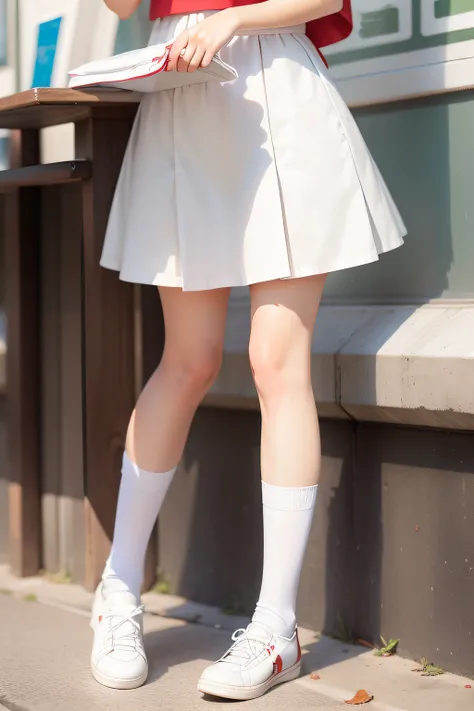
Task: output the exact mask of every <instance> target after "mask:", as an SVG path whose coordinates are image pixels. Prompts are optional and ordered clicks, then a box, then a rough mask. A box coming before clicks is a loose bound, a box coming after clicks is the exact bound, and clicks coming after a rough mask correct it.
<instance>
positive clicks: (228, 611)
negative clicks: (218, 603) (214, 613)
mask: <svg viewBox="0 0 474 711" xmlns="http://www.w3.org/2000/svg"><path fill="white" fill-rule="evenodd" d="M221 612H222V614H223V615H229V616H239V615H245V607H244V606H243V605H242V604H241V603H240V602H237V601H236V600H234V601H233V602H231V603H230V605H224V607H221Z"/></svg>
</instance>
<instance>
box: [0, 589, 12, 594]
mask: <svg viewBox="0 0 474 711" xmlns="http://www.w3.org/2000/svg"><path fill="white" fill-rule="evenodd" d="M11 594H12V591H11V590H8V589H7V588H0V595H11Z"/></svg>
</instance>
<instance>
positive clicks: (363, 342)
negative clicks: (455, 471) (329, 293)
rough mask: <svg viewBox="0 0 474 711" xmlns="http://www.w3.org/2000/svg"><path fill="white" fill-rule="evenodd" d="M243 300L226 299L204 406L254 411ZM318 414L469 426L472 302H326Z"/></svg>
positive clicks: (317, 346)
mask: <svg viewBox="0 0 474 711" xmlns="http://www.w3.org/2000/svg"><path fill="white" fill-rule="evenodd" d="M248 312H249V307H248V302H247V301H246V300H244V299H239V300H236V301H234V302H233V303H231V306H230V308H229V319H228V324H227V332H226V340H225V354H224V363H223V367H222V371H221V373H220V375H219V377H218V379H217V381H216V382H215V384H214V386H213V387H212V390H211V392H210V393H209V395H208V397H207V398H206V401H205V404H207V405H212V406H218V407H219V406H221V407H232V408H235V407H241V408H245V409H256V408H257V407H258V402H257V398H256V392H255V388H254V385H253V381H252V376H251V372H250V367H249V363H248V355H247V350H248V339H249V313H248ZM312 352H313V386H314V391H315V394H316V401H317V404H318V408H319V413H320V415H321V416H322V417H337V418H351V419H354V420H369V421H379V422H390V423H399V424H406V425H414V426H420V425H422V426H431V427H446V428H454V429H468V430H474V378H473V373H474V304H472V303H468V304H426V305H423V306H354V307H348V306H329V305H328V306H323V307H322V308H321V311H320V314H319V317H318V324H317V327H316V331H315V335H314V340H313V349H312Z"/></svg>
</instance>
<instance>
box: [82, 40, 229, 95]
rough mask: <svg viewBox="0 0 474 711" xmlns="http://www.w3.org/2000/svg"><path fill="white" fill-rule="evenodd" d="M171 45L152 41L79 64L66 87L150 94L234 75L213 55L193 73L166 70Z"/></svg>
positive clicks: (220, 79) (220, 80) (225, 79)
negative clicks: (110, 55) (122, 90)
mask: <svg viewBox="0 0 474 711" xmlns="http://www.w3.org/2000/svg"><path fill="white" fill-rule="evenodd" d="M171 46H172V43H168V44H155V45H152V46H150V47H144V48H143V49H136V50H133V51H132V52H124V53H123V54H117V55H116V56H115V57H108V58H107V59H100V60H97V61H95V62H89V63H88V64H83V65H82V66H81V67H78V68H77V69H73V70H72V71H70V72H69V77H70V80H69V88H70V89H78V88H87V87H91V88H92V87H94V88H110V89H125V90H128V91H136V92H140V93H150V92H155V91H163V90H165V89H177V88H178V87H181V86H187V85H189V84H200V83H202V82H206V81H217V82H225V81H232V80H233V79H236V78H237V72H236V71H235V69H233V68H232V67H230V66H229V65H228V64H225V62H223V61H222V59H220V57H219V56H217V55H216V56H215V57H214V59H213V60H212V62H211V63H210V65H209V66H208V67H200V68H199V69H197V70H196V71H195V72H176V71H173V72H167V71H166V67H167V66H168V62H169V56H170V51H171Z"/></svg>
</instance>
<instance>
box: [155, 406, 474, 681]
mask: <svg viewBox="0 0 474 711" xmlns="http://www.w3.org/2000/svg"><path fill="white" fill-rule="evenodd" d="M321 431H322V441H323V475H322V483H321V487H320V492H319V496H318V503H317V510H316V516H315V521H314V525H313V529H312V533H311V537H310V542H309V546H308V551H307V555H306V560H305V565H304V571H303V577H302V582H301V588H300V595H299V601H298V608H299V621H300V624H301V625H303V626H307V627H310V628H313V629H316V630H321V629H324V630H325V631H326V632H329V633H331V634H337V635H339V634H344V635H346V636H348V637H350V638H355V639H357V638H359V637H362V638H364V639H367V640H373V641H374V642H378V641H379V637H380V634H383V635H384V636H385V637H393V638H395V637H397V638H400V640H401V643H400V651H401V653H402V654H404V655H407V656H410V657H413V658H415V657H417V658H418V657H420V656H426V657H429V658H430V659H433V660H435V661H436V662H437V663H438V664H441V665H442V666H443V667H445V668H446V669H450V670H453V671H457V672H461V673H465V674H472V668H473V664H474V645H473V644H472V634H473V633H474V611H473V606H472V599H473V595H474V572H473V571H474V536H473V530H474V434H472V433H456V432H451V431H439V430H434V429H416V428H406V427H397V426H390V425H379V424H365V423H362V424H355V423H352V422H338V421H335V420H324V421H323V422H322V430H321ZM259 434H260V418H259V415H258V414H256V413H253V412H235V411H230V410H229V411H227V410H220V409H213V408H202V409H201V410H200V412H199V413H198V416H197V418H196V420H195V423H194V425H193V428H192V433H191V437H190V441H189V444H188V447H187V449H186V456H185V458H184V461H183V465H182V467H181V469H180V471H179V474H178V476H177V477H176V479H175V481H174V483H173V485H172V487H171V490H170V492H169V496H168V499H167V501H166V503H165V506H164V510H163V512H162V515H161V517H160V521H159V534H158V535H159V560H160V568H161V574H162V577H163V579H164V580H166V581H167V582H168V583H169V584H170V588H171V590H172V591H173V592H176V593H179V594H182V595H186V596H189V597H191V598H192V599H195V600H199V601H201V602H207V603H212V604H215V605H219V606H221V607H224V608H228V607H230V608H234V609H236V610H240V609H243V610H245V611H246V612H248V613H251V611H252V608H253V606H254V604H255V601H256V596H257V594H258V588H259V583H260V576H261V563H262V560H261V558H262V523H261V503H260V501H261V498H260V474H259V464H258V454H259V444H258V443H259Z"/></svg>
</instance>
